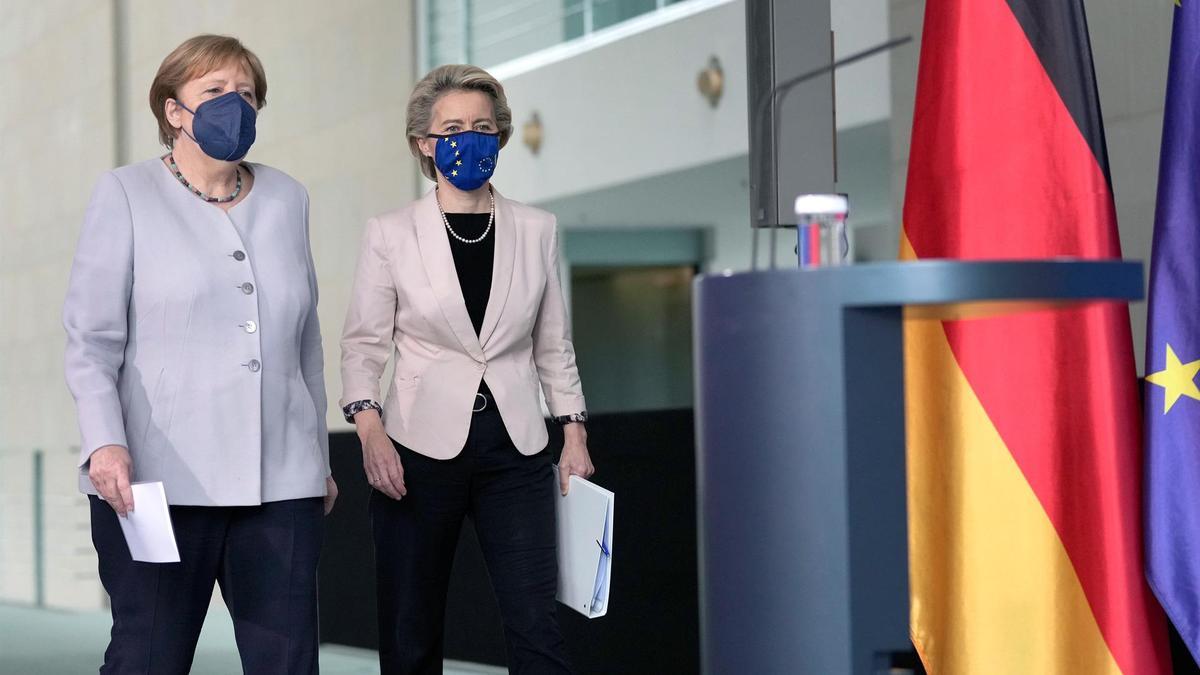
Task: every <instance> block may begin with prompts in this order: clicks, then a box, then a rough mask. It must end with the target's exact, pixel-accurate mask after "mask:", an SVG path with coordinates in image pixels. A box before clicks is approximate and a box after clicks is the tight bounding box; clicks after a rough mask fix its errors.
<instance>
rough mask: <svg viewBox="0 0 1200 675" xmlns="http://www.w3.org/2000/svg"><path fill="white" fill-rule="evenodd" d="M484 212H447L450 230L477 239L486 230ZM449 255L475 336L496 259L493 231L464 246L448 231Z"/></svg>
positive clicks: (484, 309)
mask: <svg viewBox="0 0 1200 675" xmlns="http://www.w3.org/2000/svg"><path fill="white" fill-rule="evenodd" d="M488 218H489V214H487V213H447V214H446V220H448V221H450V227H452V228H454V231H455V232H457V233H458V236H460V237H463V238H465V239H478V238H479V235H481V234H483V231H484V230H485V229H487V225H488ZM446 237H447V238H448V239H449V240H450V252H451V253H453V254H454V271H455V272H457V273H458V285H459V286H460V287H461V288H462V294H463V301H464V302H466V303H467V314H469V315H471V324H472V325H474V326H475V334H476V335H479V331H480V329H481V328H482V327H483V315H484V312H486V311H487V305H488V296H489V295H491V293H492V262H493V260H494V259H495V257H496V235H495V232H494V228H493V231H492V232H488V236H487V237H486V238H484V240H483V241H481V242H478V243H475V244H467V243H464V242H461V241H459V240H458V239H455V238H454V236H452V235H451V234H450V233H449V232H447V233H446Z"/></svg>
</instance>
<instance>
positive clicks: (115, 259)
mask: <svg viewBox="0 0 1200 675" xmlns="http://www.w3.org/2000/svg"><path fill="white" fill-rule="evenodd" d="M132 289H133V218H132V216H131V214H130V209H129V199H128V197H127V196H126V194H125V189H124V187H123V186H122V185H121V182H120V180H119V179H118V178H117V177H116V176H115V175H113V174H112V173H111V172H110V173H106V174H105V175H104V176H103V177H102V178H101V179H100V182H99V184H97V186H96V189H95V191H94V192H93V193H92V199H91V202H90V203H89V204H88V207H87V211H86V212H85V214H84V218H83V228H82V230H81V232H80V235H79V243H78V246H77V247H76V249H75V259H74V262H73V263H72V265H71V277H70V280H69V281H68V283H67V296H66V301H65V302H64V303H63V327H64V328H65V329H66V332H67V349H66V358H65V363H64V366H65V372H66V379H67V387H68V388H69V389H70V390H71V395H72V396H74V397H75V408H76V411H77V415H78V419H79V433H80V436H81V442H80V447H79V466H84V465H85V464H87V462H88V459H89V458H90V457H91V456H92V453H93V452H95V451H96V450H98V449H100V448H101V447H104V446H106V445H121V446H125V447H129V446H128V443H127V441H126V438H125V418H124V412H123V410H122V408H121V400H120V396H119V394H118V393H117V377H118V375H119V373H120V371H121V366H122V365H123V364H124V362H125V344H126V340H127V339H128V334H129V296H130V292H131V291H132Z"/></svg>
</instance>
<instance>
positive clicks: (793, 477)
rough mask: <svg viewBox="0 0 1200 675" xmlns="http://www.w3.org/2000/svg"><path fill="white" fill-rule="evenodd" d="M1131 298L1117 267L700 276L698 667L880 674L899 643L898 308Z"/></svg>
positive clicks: (1088, 264) (904, 645)
mask: <svg viewBox="0 0 1200 675" xmlns="http://www.w3.org/2000/svg"><path fill="white" fill-rule="evenodd" d="M1141 297H1142V266H1141V263H1137V262H1123V261H1079V260H1052V261H1005V262H958V261H921V262H898V263H879V264H864V265H853V266H848V267H841V268H825V269H814V270H779V271H767V272H747V273H740V274H725V275H708V276H704V277H701V278H699V279H698V280H697V281H696V293H695V298H696V300H695V302H696V308H695V309H696V311H695V313H694V316H695V319H694V320H695V341H696V349H695V359H696V392H697V393H696V439H697V446H698V447H697V453H698V454H697V472H698V476H697V478H698V483H697V488H698V489H697V500H698V504H697V506H698V508H697V517H698V518H699V532H700V553H699V555H700V607H701V640H702V646H701V654H702V661H703V667H704V671H705V672H706V673H711V674H713V675H724V674H725V673H819V674H822V675H825V674H830V673H839V674H840V673H876V672H886V671H887V668H888V666H889V665H890V658H891V655H892V654H894V653H896V652H904V651H908V650H909V649H911V646H910V643H909V634H908V539H907V529H908V528H907V518H906V501H905V461H904V358H903V333H902V322H901V319H902V314H903V308H904V307H905V306H916V305H953V304H956V303H966V302H981V301H983V302H986V301H1040V302H1045V301H1051V302H1064V303H1078V302H1129V301H1132V300H1138V299H1140V298H1141ZM1018 311H1019V310H1018Z"/></svg>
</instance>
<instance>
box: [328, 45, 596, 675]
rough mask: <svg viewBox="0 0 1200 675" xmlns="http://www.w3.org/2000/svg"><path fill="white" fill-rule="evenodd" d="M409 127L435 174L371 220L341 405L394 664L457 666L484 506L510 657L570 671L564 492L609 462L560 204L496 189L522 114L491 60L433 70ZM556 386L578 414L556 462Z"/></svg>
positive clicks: (382, 632) (351, 318) (421, 669)
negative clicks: (575, 327) (455, 608)
mask: <svg viewBox="0 0 1200 675" xmlns="http://www.w3.org/2000/svg"><path fill="white" fill-rule="evenodd" d="M407 135H408V142H409V147H410V148H411V149H412V151H413V154H414V155H415V156H416V157H417V158H418V159H419V161H420V163H421V169H422V171H423V172H424V174H425V176H426V177H427V178H429V179H430V180H432V181H434V183H435V186H434V188H433V189H431V190H430V191H429V192H428V193H427V194H426V195H425V196H424V197H421V198H420V199H418V200H417V201H415V202H413V203H411V204H409V205H408V206H405V207H403V208H400V209H396V210H394V211H389V212H387V213H383V214H381V215H379V216H376V217H375V218H372V219H370V220H369V221H368V222H367V229H366V232H365V234H364V235H363V241H362V248H361V252H360V253H359V258H358V267H357V271H356V273H355V278H354V287H353V291H352V295H351V299H350V308H349V312H348V313H347V316H346V323H345V327H344V329H343V333H342V385H343V394H342V401H341V404H342V406H343V412H344V414H345V416H346V419H347V420H348V421H350V422H353V423H355V424H356V425H357V429H358V435H359V438H360V440H361V441H362V449H363V467H364V469H365V470H366V475H367V479H368V480H369V481H370V483H371V486H372V487H373V488H374V489H373V491H372V493H371V507H370V509H371V522H372V528H373V532H374V539H375V569H376V574H377V592H378V608H379V614H378V618H379V636H380V649H379V659H380V666H381V669H382V672H383V673H384V674H385V675H391V674H397V673H437V672H441V667H442V628H443V622H444V618H445V608H446V591H447V585H448V583H449V579H450V568H451V566H452V564H453V561H454V552H455V547H456V545H457V543H458V537H459V531H460V528H461V527H462V523H463V519H464V518H465V517H466V516H468V515H469V516H470V517H471V521H472V523H473V524H474V526H475V531H476V534H477V535H478V539H479V542H480V545H481V546H482V548H483V554H484V559H485V560H486V562H487V566H488V573H489V576H490V577H491V581H492V586H493V588H494V589H495V592H496V597H497V600H498V601H499V605H500V613H501V615H502V617H503V619H504V631H505V638H506V642H507V646H508V667H509V669H510V671H511V672H514V673H535V672H536V673H561V672H570V666H569V665H568V662H567V657H566V650H565V647H564V644H563V638H562V634H561V632H560V630H559V627H558V623H557V620H556V606H555V592H556V585H557V581H558V574H557V562H556V561H557V557H556V551H555V547H556V534H555V532H556V531H555V495H554V491H555V490H556V489H557V490H561V491H562V492H563V493H564V494H565V493H566V492H567V490H568V488H569V480H570V477H571V476H572V475H577V476H583V477H588V476H591V475H592V472H593V470H594V469H593V467H592V462H591V458H590V457H589V455H588V449H587V434H586V432H585V430H584V422H585V421H586V419H587V410H586V405H585V404H584V398H583V391H582V388H581V386H580V381H579V372H578V370H577V368H576V366H575V349H574V347H573V346H572V344H571V329H570V323H569V321H568V318H567V313H566V308H565V305H564V301H563V293H562V288H561V286H560V284H559V277H558V274H559V266H558V231H557V227H556V224H555V220H554V216H552V215H551V214H549V213H546V212H545V211H541V210H539V209H536V208H533V207H530V206H526V205H524V204H521V203H518V202H515V201H512V200H510V199H506V198H505V197H503V196H502V195H501V194H500V193H499V191H497V190H496V189H495V188H494V187H493V186H492V183H491V180H492V176H493V173H494V172H495V170H496V168H497V160H498V159H499V152H500V149H501V148H503V147H504V144H505V142H506V141H508V139H509V137H510V136H511V135H512V113H511V112H510V111H509V108H508V103H507V101H506V100H505V97H504V89H503V87H501V85H500V83H499V82H497V81H496V80H495V79H494V78H493V77H492V76H491V75H489V74H487V73H486V72H484V71H483V70H480V69H479V68H476V67H474V66H463V65H452V66H442V67H440V68H437V69H435V70H434V71H432V72H430V73H429V74H428V75H426V76H425V77H424V79H422V80H421V81H420V82H419V83H418V84H417V85H416V87H415V89H414V90H413V93H412V96H411V97H410V99H409V103H408V124H407ZM393 352H394V354H395V362H394V375H393V376H392V378H391V379H390V381H389V382H388V393H387V397H386V399H385V398H383V397H381V396H380V378H381V377H382V376H383V373H384V370H385V366H386V365H387V363H388V359H389V357H391V356H392V354H393ZM542 395H544V396H545V402H546V406H547V408H548V409H549V413H550V416H551V417H552V418H553V419H554V420H555V421H556V422H558V423H559V424H562V425H564V427H563V428H564V436H565V444H564V446H563V449H562V454H561V458H560V460H559V471H558V473H557V474H555V472H554V468H553V466H552V464H551V457H550V451H549V450H548V449H547V442H548V435H547V431H546V423H545V419H544V418H543V414H542V402H541V401H542Z"/></svg>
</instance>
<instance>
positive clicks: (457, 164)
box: [454, 159, 462, 166]
mask: <svg viewBox="0 0 1200 675" xmlns="http://www.w3.org/2000/svg"><path fill="white" fill-rule="evenodd" d="M454 166H462V160H461V159H460V160H458V161H457V162H455V163H454Z"/></svg>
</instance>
